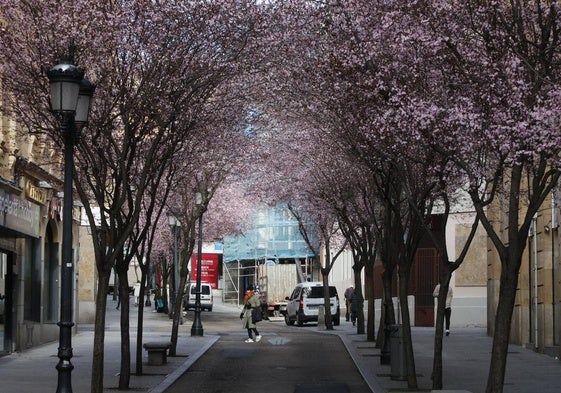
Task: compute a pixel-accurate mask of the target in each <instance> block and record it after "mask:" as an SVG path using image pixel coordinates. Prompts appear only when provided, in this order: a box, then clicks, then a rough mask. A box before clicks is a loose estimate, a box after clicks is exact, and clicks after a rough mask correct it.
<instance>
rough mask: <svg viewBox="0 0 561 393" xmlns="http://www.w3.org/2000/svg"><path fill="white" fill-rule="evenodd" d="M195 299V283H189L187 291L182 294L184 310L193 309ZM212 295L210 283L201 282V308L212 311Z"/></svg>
mask: <svg viewBox="0 0 561 393" xmlns="http://www.w3.org/2000/svg"><path fill="white" fill-rule="evenodd" d="M196 300H197V284H194V283H192V284H189V287H188V289H187V293H186V294H185V296H183V308H184V309H185V311H189V310H194V309H195V302H196ZM212 304H213V296H212V287H211V285H210V284H207V283H201V310H208V311H212Z"/></svg>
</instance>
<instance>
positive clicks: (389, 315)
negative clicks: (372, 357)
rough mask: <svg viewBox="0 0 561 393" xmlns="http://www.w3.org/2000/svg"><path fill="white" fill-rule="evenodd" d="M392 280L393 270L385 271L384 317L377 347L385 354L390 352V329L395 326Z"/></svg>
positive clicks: (381, 320) (383, 278)
mask: <svg viewBox="0 0 561 393" xmlns="http://www.w3.org/2000/svg"><path fill="white" fill-rule="evenodd" d="M392 278H393V269H391V270H390V269H385V270H384V273H383V274H382V287H383V294H382V302H383V303H382V309H383V311H382V316H381V318H380V327H379V328H378V342H377V345H376V346H377V347H378V348H382V350H383V351H384V352H386V351H389V344H390V343H389V331H388V329H387V328H388V327H389V326H390V325H393V324H395V310H394V307H393V300H392ZM388 356H389V355H388Z"/></svg>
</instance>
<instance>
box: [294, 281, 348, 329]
mask: <svg viewBox="0 0 561 393" xmlns="http://www.w3.org/2000/svg"><path fill="white" fill-rule="evenodd" d="M329 298H330V306H331V318H332V319H331V320H332V321H333V324H334V325H336V326H337V325H339V323H340V321H341V312H340V310H339V295H338V294H337V288H335V287H334V286H330V287H329ZM286 300H287V301H288V303H287V305H286V313H285V314H284V321H285V323H286V324H287V325H294V322H296V324H297V325H298V326H302V325H303V324H304V323H306V322H317V320H318V311H319V307H320V306H323V305H324V304H325V303H324V300H323V283H322V282H303V283H300V284H298V285H296V288H294V290H293V291H292V294H291V295H290V296H288V297H287V298H286Z"/></svg>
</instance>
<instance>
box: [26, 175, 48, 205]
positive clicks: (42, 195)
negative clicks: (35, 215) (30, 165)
mask: <svg viewBox="0 0 561 393" xmlns="http://www.w3.org/2000/svg"><path fill="white" fill-rule="evenodd" d="M25 196H26V197H27V198H29V199H31V200H33V201H35V202H38V203H40V204H41V205H46V204H47V198H48V195H47V190H45V189H44V188H40V187H36V186H34V185H33V184H31V182H29V181H28V182H27V183H26V184H25Z"/></svg>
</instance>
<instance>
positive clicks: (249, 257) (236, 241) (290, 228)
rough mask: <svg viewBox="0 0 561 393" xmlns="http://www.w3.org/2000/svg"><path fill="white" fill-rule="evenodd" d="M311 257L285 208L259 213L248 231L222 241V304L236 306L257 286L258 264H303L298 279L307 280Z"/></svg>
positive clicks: (294, 220)
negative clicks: (223, 302)
mask: <svg viewBox="0 0 561 393" xmlns="http://www.w3.org/2000/svg"><path fill="white" fill-rule="evenodd" d="M313 257H314V254H313V253H312V251H311V250H310V248H309V247H308V245H307V244H306V242H305V241H304V239H303V237H302V235H301V234H300V231H299V229H298V221H296V219H295V218H294V217H293V216H292V214H291V213H290V212H289V211H288V209H287V208H286V207H283V206H279V207H275V208H268V209H262V210H259V211H258V212H257V213H256V215H255V218H254V220H253V225H252V226H251V227H250V229H249V230H248V231H246V232H245V233H244V234H242V235H237V236H227V237H226V238H225V239H224V255H223V262H224V292H223V296H224V301H225V302H228V303H237V304H239V302H240V301H241V297H242V294H243V292H244V291H245V288H247V287H248V286H249V285H257V284H258V277H257V271H258V266H259V265H262V264H266V265H277V264H295V263H301V261H304V263H303V264H302V268H301V272H302V277H304V278H307V277H311V276H312V274H313V272H312V259H313ZM295 271H296V270H295Z"/></svg>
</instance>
